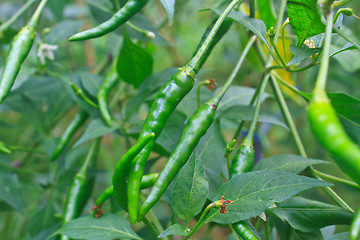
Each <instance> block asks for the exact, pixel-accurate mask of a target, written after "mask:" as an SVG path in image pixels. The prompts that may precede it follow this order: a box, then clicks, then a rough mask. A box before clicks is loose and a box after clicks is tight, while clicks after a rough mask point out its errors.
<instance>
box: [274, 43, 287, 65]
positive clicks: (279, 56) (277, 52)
mask: <svg viewBox="0 0 360 240" xmlns="http://www.w3.org/2000/svg"><path fill="white" fill-rule="evenodd" d="M270 43H271V46H272V47H273V48H274V50H275V53H276V55H277V57H278V58H279V59H280V62H281V65H282V66H283V67H286V63H285V62H284V59H283V58H282V57H281V55H280V53H279V50H278V49H277V47H276V44H275V42H274V38H273V37H270Z"/></svg>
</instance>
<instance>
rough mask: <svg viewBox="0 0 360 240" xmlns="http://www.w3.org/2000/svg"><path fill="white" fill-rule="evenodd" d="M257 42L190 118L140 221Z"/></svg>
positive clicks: (189, 150)
mask: <svg viewBox="0 0 360 240" xmlns="http://www.w3.org/2000/svg"><path fill="white" fill-rule="evenodd" d="M254 42H255V37H253V38H252V39H251V40H250V41H249V43H248V44H247V46H246V47H245V49H244V51H243V53H242V55H241V57H240V59H239V61H238V63H237V64H236V66H235V68H234V70H233V72H232V73H231V75H230V77H229V78H228V79H227V81H226V82H225V84H224V86H223V87H222V88H221V90H220V91H219V92H218V93H217V94H216V95H215V97H213V98H212V99H210V100H209V101H208V102H207V103H205V104H203V105H201V106H200V107H199V108H198V109H197V110H196V111H195V113H194V115H193V116H192V117H191V118H190V119H189V121H188V123H187V124H186V126H185V128H184V130H183V131H182V133H181V136H180V139H179V141H178V144H177V145H176V147H175V149H174V150H173V152H172V153H171V155H170V157H169V159H168V160H167V162H166V164H165V166H164V168H163V169H162V170H161V172H160V174H159V177H158V178H157V179H156V182H155V184H154V187H153V188H152V190H151V192H150V194H149V196H148V197H147V198H146V200H145V201H144V203H143V205H142V206H141V208H140V211H139V217H138V221H140V220H141V219H142V218H143V217H144V216H145V214H146V213H147V212H148V211H149V210H150V208H152V206H154V204H155V203H156V202H157V201H158V200H159V199H160V198H161V196H162V194H163V193H164V192H165V190H166V189H167V187H168V186H169V184H170V182H171V181H172V180H173V179H174V177H175V176H176V174H177V173H178V171H179V170H180V168H181V167H182V166H183V165H184V164H185V163H186V162H187V160H188V159H189V157H190V155H191V153H192V152H193V149H194V148H195V147H196V145H197V144H198V142H199V141H200V139H201V137H202V136H203V135H204V134H205V133H206V131H207V129H208V128H209V127H210V125H211V124H212V122H213V121H214V118H215V111H216V108H217V106H218V104H219V102H220V100H221V99H222V97H223V96H224V95H225V93H226V91H227V89H228V88H229V87H230V85H231V83H232V82H233V80H234V79H235V77H236V74H237V73H238V71H239V69H240V67H241V65H242V63H243V61H244V59H245V56H246V54H247V53H248V51H249V50H250V48H251V46H252V44H253V43H254Z"/></svg>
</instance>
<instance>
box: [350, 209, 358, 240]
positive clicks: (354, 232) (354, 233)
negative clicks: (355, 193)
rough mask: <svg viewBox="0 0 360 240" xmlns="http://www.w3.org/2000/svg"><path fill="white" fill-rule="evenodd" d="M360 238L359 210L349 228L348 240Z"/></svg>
mask: <svg viewBox="0 0 360 240" xmlns="http://www.w3.org/2000/svg"><path fill="white" fill-rule="evenodd" d="M359 237H360V208H359V209H358V210H357V211H356V213H355V216H354V218H353V220H352V222H351V226H350V240H358V239H359Z"/></svg>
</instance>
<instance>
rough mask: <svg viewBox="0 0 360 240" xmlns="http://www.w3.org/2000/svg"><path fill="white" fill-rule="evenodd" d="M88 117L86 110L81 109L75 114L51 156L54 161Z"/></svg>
mask: <svg viewBox="0 0 360 240" xmlns="http://www.w3.org/2000/svg"><path fill="white" fill-rule="evenodd" d="M88 118H89V114H88V113H87V112H85V111H80V112H78V113H77V114H76V115H75V117H74V119H73V120H72V121H71V122H70V124H69V126H67V128H66V129H65V131H64V134H63V135H62V136H61V138H60V141H59V143H58V144H57V145H56V148H55V150H54V152H53V154H52V156H51V160H52V161H53V160H55V159H56V158H57V157H58V156H59V155H60V154H61V153H62V151H63V150H64V149H65V147H66V145H67V144H68V143H69V141H70V139H71V137H72V136H73V135H74V133H75V132H76V130H77V129H78V128H79V127H80V126H82V125H83V124H84V123H85V121H86V120H87V119H88Z"/></svg>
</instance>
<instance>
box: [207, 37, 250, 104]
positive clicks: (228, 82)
mask: <svg viewBox="0 0 360 240" xmlns="http://www.w3.org/2000/svg"><path fill="white" fill-rule="evenodd" d="M255 40H256V36H252V37H251V38H250V40H249V42H248V43H247V44H246V47H245V48H244V51H243V52H242V54H241V56H240V58H239V60H238V62H237V63H236V66H235V68H234V69H233V71H232V72H231V74H230V76H229V78H228V79H227V80H226V82H225V84H224V85H223V86H222V88H221V89H220V91H219V92H218V93H217V94H216V96H215V97H213V98H212V99H211V100H210V101H209V104H215V105H216V106H217V104H218V103H219V102H220V100H221V98H222V97H223V96H224V95H225V93H226V91H227V90H228V89H229V87H230V86H231V84H232V82H233V81H234V79H235V77H236V75H237V73H238V72H239V70H240V67H241V65H242V63H243V61H244V59H245V57H246V55H247V54H248V52H249V50H250V48H251V46H252V45H253V44H254V42H255Z"/></svg>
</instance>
